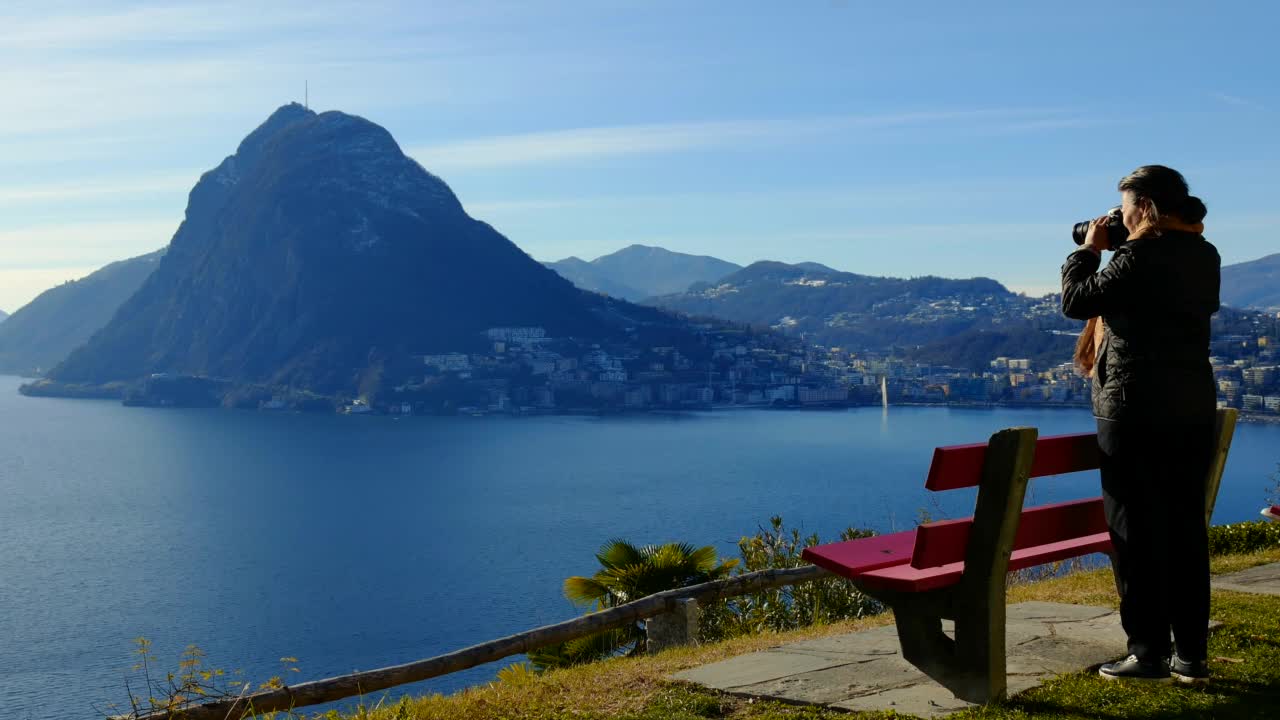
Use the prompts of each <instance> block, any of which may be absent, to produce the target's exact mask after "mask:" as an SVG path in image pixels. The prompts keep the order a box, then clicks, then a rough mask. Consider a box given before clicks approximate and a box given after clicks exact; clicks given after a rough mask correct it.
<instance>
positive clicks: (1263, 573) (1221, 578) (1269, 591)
mask: <svg viewBox="0 0 1280 720" xmlns="http://www.w3.org/2000/svg"><path fill="white" fill-rule="evenodd" d="M1213 587H1214V588H1215V589H1217V590H1235V591H1236V592H1247V593H1261V594H1263V595H1280V563H1271V564H1270V565H1259V566H1258V567H1254V568H1249V569H1248V570H1241V571H1240V572H1234V573H1231V574H1229V575H1215V576H1214V578H1213Z"/></svg>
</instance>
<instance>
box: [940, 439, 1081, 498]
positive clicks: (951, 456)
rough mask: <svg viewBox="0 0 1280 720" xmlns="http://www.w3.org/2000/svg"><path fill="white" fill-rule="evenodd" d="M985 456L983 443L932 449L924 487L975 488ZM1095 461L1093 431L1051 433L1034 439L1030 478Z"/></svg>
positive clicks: (1059, 473) (1076, 467) (1070, 471)
mask: <svg viewBox="0 0 1280 720" xmlns="http://www.w3.org/2000/svg"><path fill="white" fill-rule="evenodd" d="M986 458H987V444H986V443H973V444H971V445H952V446H949V447H940V448H934V451H933V462H932V463H930V465H929V477H928V479H927V480H926V481H925V484H924V486H925V487H926V488H928V489H929V490H933V491H935V492H937V491H940V490H957V489H959V488H967V487H976V486H977V485H978V483H979V482H980V481H981V480H982V464H983V463H984V462H985V461H986ZM1098 464H1099V454H1098V441H1097V435H1096V434H1095V433H1077V434H1073V435H1053V436H1050V437H1043V438H1040V439H1039V440H1037V441H1036V455H1035V461H1034V462H1033V463H1032V465H1031V477H1033V478H1034V477H1045V476H1048V475H1065V474H1066V473H1072V472H1080V471H1082V470H1096V469H1097V468H1098Z"/></svg>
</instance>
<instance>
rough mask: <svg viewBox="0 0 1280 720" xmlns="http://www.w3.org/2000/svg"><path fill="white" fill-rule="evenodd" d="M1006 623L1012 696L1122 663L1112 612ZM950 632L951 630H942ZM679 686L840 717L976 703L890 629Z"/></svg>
mask: <svg viewBox="0 0 1280 720" xmlns="http://www.w3.org/2000/svg"><path fill="white" fill-rule="evenodd" d="M1006 618H1007V622H1006V625H1007V628H1006V632H1007V635H1006V636H1007V643H1008V645H1007V647H1008V653H1007V668H1008V673H1009V680H1008V683H1009V693H1010V694H1013V693H1017V692H1021V691H1023V690H1027V689H1029V688H1032V687H1035V686H1036V685H1039V684H1040V683H1041V682H1043V681H1044V680H1046V679H1048V678H1051V677H1053V676H1054V675H1057V674H1060V673H1064V672H1077V671H1080V670H1083V669H1085V668H1087V667H1091V666H1093V665H1098V664H1101V663H1104V662H1108V661H1110V660H1114V659H1116V658H1118V657H1121V656H1122V655H1124V653H1125V634H1124V630H1123V629H1121V627H1120V616H1119V613H1117V612H1116V611H1115V610H1112V609H1111V608H1100V607H1089V606H1082V605H1069V604H1065V603H1045V602H1028V603H1018V604H1016V605H1011V606H1009V608H1008V611H1007V613H1006ZM943 627H944V630H946V631H947V632H950V631H951V624H950V623H944V626H943ZM674 677H675V678H676V679H677V680H685V681H689V682H694V683H698V684H700V685H704V686H706V687H710V688H714V689H717V690H723V691H725V692H730V693H733V694H736V695H744V696H749V697H761V698H770V699H775V700H782V701H784V702H791V703H806V704H821V705H826V706H829V707H833V708H839V709H843V710H859V711H871V710H896V711H898V712H899V713H904V714H907V715H917V716H920V717H925V718H933V717H939V716H942V715H948V714H950V713H953V712H957V711H959V710H963V709H965V708H968V707H972V704H971V703H968V702H965V701H963V700H959V699H957V698H956V697H955V696H954V695H952V694H951V692H950V691H948V690H947V689H946V688H944V687H942V686H941V685H939V684H938V683H937V682H935V681H933V680H932V679H930V678H929V677H927V676H926V675H925V674H924V673H922V672H920V671H919V670H917V669H916V668H915V666H913V665H911V663H908V662H907V661H906V660H903V659H902V654H901V652H900V650H899V647H898V636H897V631H896V630H895V629H894V627H893V626H891V625H890V626H884V627H878V628H873V629H870V630H863V631H861V632H857V633H850V634H847V635H838V636H833V637H828V638H821V639H817V640H806V641H803V642H798V643H791V644H788V645H782V646H779V647H776V648H770V649H769V650H765V651H762V652H757V653H752V654H750V655H742V656H739V657H736V658H730V659H728V660H723V661H721V662H718V663H712V664H710V665H704V666H702V667H698V668H693V669H690V670H686V671H684V672H681V673H677V674H676V675H675V676H674Z"/></svg>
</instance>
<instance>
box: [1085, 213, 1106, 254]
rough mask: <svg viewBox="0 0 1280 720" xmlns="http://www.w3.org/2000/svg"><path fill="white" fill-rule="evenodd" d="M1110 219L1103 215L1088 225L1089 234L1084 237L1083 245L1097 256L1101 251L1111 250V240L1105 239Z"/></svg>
mask: <svg viewBox="0 0 1280 720" xmlns="http://www.w3.org/2000/svg"><path fill="white" fill-rule="evenodd" d="M1110 220H1111V218H1110V217H1108V216H1106V215H1103V216H1102V217H1100V218H1097V219H1095V220H1094V221H1093V222H1091V223H1089V233H1088V234H1087V235H1085V236H1084V245H1083V247H1086V248H1088V249H1090V250H1092V251H1094V252H1096V253H1098V254H1099V255H1101V254H1102V251H1103V250H1110V249H1111V238H1109V237H1107V223H1108V222H1110Z"/></svg>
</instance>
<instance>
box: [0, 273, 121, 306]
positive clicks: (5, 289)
mask: <svg viewBox="0 0 1280 720" xmlns="http://www.w3.org/2000/svg"><path fill="white" fill-rule="evenodd" d="M98 267H99V266H97V265H80V266H74V267H70V266H69V267H59V268H52V269H34V270H33V269H30V268H24V269H22V270H5V269H4V268H2V267H0V310H5V311H6V312H9V313H12V312H14V311H15V310H17V309H19V308H21V307H22V306H23V305H26V304H27V303H29V302H31V301H32V300H33V299H35V297H36V296H37V295H39V294H40V293H42V292H44V291H45V290H48V289H49V288H51V287H54V286H57V285H61V284H62V283H64V282H67V281H69V280H79V279H80V278H82V277H84V276H85V275H88V274H89V273H91V272H93V271H94V270H97V269H98Z"/></svg>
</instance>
